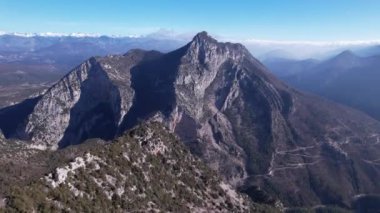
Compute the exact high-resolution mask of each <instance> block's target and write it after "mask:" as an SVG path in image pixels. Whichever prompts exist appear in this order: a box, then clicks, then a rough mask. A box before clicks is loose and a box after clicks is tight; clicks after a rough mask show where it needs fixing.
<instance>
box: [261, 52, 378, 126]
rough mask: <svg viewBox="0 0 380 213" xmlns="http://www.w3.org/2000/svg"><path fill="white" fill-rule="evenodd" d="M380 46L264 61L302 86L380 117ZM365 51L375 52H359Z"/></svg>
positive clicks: (282, 75)
mask: <svg viewBox="0 0 380 213" xmlns="http://www.w3.org/2000/svg"><path fill="white" fill-rule="evenodd" d="M379 50H380V48H378V47H372V48H370V49H366V50H365V51H364V50H362V51H361V52H358V53H354V52H352V51H349V50H347V51H344V52H342V53H340V54H338V55H337V56H335V57H332V58H330V59H327V60H323V61H317V60H311V59H310V60H302V61H297V60H288V59H272V60H267V61H264V63H265V64H266V65H267V66H268V67H269V69H270V70H271V71H273V73H275V74H276V75H277V76H278V77H279V78H281V79H282V80H284V81H285V82H287V83H289V84H290V85H292V86H294V87H296V88H298V89H301V90H305V91H309V92H312V93H315V94H318V95H321V96H323V97H326V98H328V99H331V100H334V101H336V102H338V103H342V104H345V105H348V106H351V107H354V108H356V109H359V110H362V111H364V112H366V113H367V114H368V115H370V116H372V117H374V118H376V119H378V120H380V99H379V98H377V96H378V95H379V94H380V84H379V82H380V52H377V51H379ZM364 53H367V54H368V55H371V56H358V55H357V54H364ZM372 54H374V55H372ZM377 54H378V55H377Z"/></svg>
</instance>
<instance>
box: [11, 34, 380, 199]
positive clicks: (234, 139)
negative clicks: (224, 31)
mask: <svg viewBox="0 0 380 213" xmlns="http://www.w3.org/2000/svg"><path fill="white" fill-rule="evenodd" d="M150 119H153V120H156V121H159V122H161V123H162V124H163V125H164V126H166V127H167V129H169V130H170V131H172V132H174V133H176V134H177V135H178V136H179V138H180V139H181V140H182V141H183V143H185V145H186V146H187V147H189V148H190V150H191V152H192V153H193V154H195V155H197V156H199V157H200V158H202V159H203V160H204V161H205V162H206V163H207V164H208V165H209V166H210V167H211V168H212V169H214V170H216V171H218V172H219V173H220V174H221V175H222V176H223V178H224V180H225V181H227V182H228V183H229V184H231V185H233V186H235V187H238V188H239V189H241V190H243V191H245V192H246V193H247V194H249V195H250V196H251V197H252V198H253V199H259V198H257V197H255V195H256V194H257V193H255V192H256V191H257V190H258V189H261V190H263V191H264V192H265V193H267V194H268V197H272V198H270V199H266V202H270V200H275V199H279V200H281V201H282V202H283V203H284V204H285V205H287V206H309V205H310V206H312V205H318V204H330V203H337V204H338V205H342V206H348V205H350V202H351V199H352V198H353V197H354V196H355V195H358V194H362V193H371V192H374V191H378V190H379V189H380V185H379V183H378V182H377V181H375V180H373V179H372V178H371V177H378V176H379V175H380V171H379V170H378V169H377V167H374V166H373V162H374V160H376V158H377V157H378V156H379V154H380V153H379V152H380V147H379V145H380V144H379V143H378V141H379V139H380V124H379V123H378V122H377V121H375V120H373V119H371V118H369V117H367V116H366V115H364V114H361V113H359V112H356V111H354V110H352V109H349V108H345V107H342V106H339V105H336V104H333V103H330V102H327V101H325V100H322V99H319V98H317V97H314V96H310V95H306V94H302V93H300V92H298V91H296V90H294V89H292V88H290V87H288V86H287V85H285V84H284V83H282V82H281V81H279V80H277V79H276V78H275V77H273V76H272V75H271V74H270V72H269V71H268V70H267V69H266V68H265V67H264V66H263V65H262V64H261V63H260V62H259V61H258V60H257V59H255V58H254V57H253V56H252V55H251V54H250V53H249V52H248V51H247V49H246V48H245V47H244V46H243V45H241V44H233V43H222V42H218V41H216V40H215V39H213V38H211V37H209V36H208V35H207V33H206V32H201V33H199V34H197V35H196V36H195V37H194V39H193V40H192V41H191V42H190V43H188V44H187V45H185V46H184V47H182V48H180V49H177V50H175V51H172V52H169V53H166V54H162V53H157V52H144V51H132V52H129V53H127V54H125V55H123V56H108V57H104V58H91V59H89V60H87V61H86V62H84V63H83V64H81V65H79V66H78V67H76V68H75V69H74V70H73V71H72V72H70V73H69V74H68V75H67V76H65V77H64V78H63V79H61V80H60V81H59V82H58V83H56V84H55V85H54V86H53V87H51V88H50V89H49V90H48V91H47V92H46V93H45V94H43V95H42V96H41V97H39V99H38V101H37V103H36V104H35V106H34V107H33V110H32V112H31V113H30V114H29V115H28V116H27V118H26V119H25V120H23V121H22V122H20V123H19V125H18V128H16V129H14V130H13V132H12V134H11V135H13V136H14V137H20V135H24V136H27V137H28V138H29V139H30V140H29V143H31V144H32V145H33V146H34V147H39V148H64V147H67V146H69V145H72V144H78V143H81V142H83V141H84V140H86V139H89V138H95V137H100V138H103V139H111V138H114V137H116V136H117V135H120V134H121V133H122V132H124V131H125V130H126V129H130V128H132V127H133V126H135V125H136V124H138V123H139V122H141V121H144V120H150ZM8 135H9V134H8ZM371 162H372V163H371ZM374 174H376V175H374ZM358 177H360V179H359V178H358ZM284 182H286V183H287V184H284ZM261 199H262V198H261Z"/></svg>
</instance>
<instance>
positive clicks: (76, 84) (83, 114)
mask: <svg viewBox="0 0 380 213" xmlns="http://www.w3.org/2000/svg"><path fill="white" fill-rule="evenodd" d="M149 54H153V55H154V54H155V53H154V52H151V53H149V52H148V53H144V52H142V51H139V50H132V51H130V52H129V53H127V54H126V55H124V56H108V57H105V58H90V59H89V60H87V61H86V62H84V63H83V64H81V65H79V66H78V67H76V68H75V69H74V70H73V71H72V72H70V73H69V74H68V75H67V76H65V77H64V78H63V79H61V80H60V81H59V82H58V83H56V84H55V85H54V86H53V87H51V88H50V89H49V90H48V91H47V92H46V93H45V94H43V96H42V97H41V99H40V100H39V101H38V103H37V104H36V105H35V107H34V110H33V112H32V114H30V115H29V117H28V120H27V124H26V128H25V131H26V133H27V134H28V135H30V138H31V140H32V141H33V142H34V143H35V144H39V145H42V146H46V147H47V148H52V149H56V148H58V147H65V146H67V145H70V144H77V143H80V142H82V141H83V140H85V139H87V138H94V137H101V138H104V139H111V138H113V137H114V136H115V133H116V131H117V127H118V125H119V124H120V123H121V122H122V119H123V117H124V116H125V114H126V113H127V112H128V110H129V109H130V108H131V106H132V100H133V97H134V90H133V89H132V88H131V79H130V78H131V75H130V69H131V68H132V67H133V66H134V65H135V64H137V63H139V62H140V61H141V60H143V59H144V58H145V57H146V56H148V55H149Z"/></svg>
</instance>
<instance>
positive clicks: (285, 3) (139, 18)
mask: <svg viewBox="0 0 380 213" xmlns="http://www.w3.org/2000/svg"><path fill="white" fill-rule="evenodd" d="M379 23H380V1H375V0H366V1H359V0H357V1H354V0H277V1H274V0H262V1H254V0H251V1H249V0H234V1H232V0H230V1H228V0H208V1H207V0H203V1H202V0H150V1H149V0H138V1H137V0H136V1H128V0H104V1H99V0H88V1H87V0H60V1H58V0H0V31H6V32H37V33H38V32H59V33H72V32H83V33H98V34H109V35H110V34H114V35H128V34H148V33H151V32H154V31H157V30H159V29H167V30H173V31H175V32H180V33H192V32H198V31H201V30H206V31H209V32H211V34H215V35H221V36H226V37H236V38H256V39H268V40H309V41H321V40H328V41H336V40H373V39H380V27H379Z"/></svg>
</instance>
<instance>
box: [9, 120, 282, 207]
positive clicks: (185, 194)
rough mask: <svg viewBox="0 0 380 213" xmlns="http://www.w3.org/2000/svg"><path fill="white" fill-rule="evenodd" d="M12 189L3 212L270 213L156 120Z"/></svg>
mask: <svg viewBox="0 0 380 213" xmlns="http://www.w3.org/2000/svg"><path fill="white" fill-rule="evenodd" d="M79 149H80V146H79ZM75 150H76V151H77V152H78V146H76V149H75ZM14 188H15V189H14V190H12V193H11V195H10V196H9V198H10V199H9V200H7V205H6V206H5V208H6V210H8V211H12V210H15V211H24V212H33V211H42V210H46V209H49V211H74V212H83V211H91V212H92V211H106V212H133V211H142V212H160V211H163V212H257V211H270V210H271V211H273V212H276V209H274V208H271V207H267V206H260V205H257V204H254V203H253V202H251V201H250V199H249V198H248V196H247V195H244V194H240V193H238V192H236V191H235V190H234V189H233V188H232V187H231V186H230V185H228V184H226V183H225V182H223V181H222V180H221V179H220V178H219V177H218V175H217V174H216V173H215V172H214V171H212V170H210V169H209V168H208V167H207V166H206V165H205V164H204V163H203V162H202V161H201V160H199V159H197V158H196V157H194V156H193V155H191V154H190V153H189V152H188V150H187V149H186V148H185V147H184V145H183V144H181V143H180V142H179V141H177V139H176V137H175V136H174V135H172V134H170V133H169V132H168V131H167V130H165V129H164V128H163V127H162V125H161V124H157V123H149V124H144V125H141V126H139V127H137V128H134V129H133V130H131V131H129V132H128V133H126V134H124V135H123V136H122V137H120V138H118V139H116V140H115V141H114V142H113V143H108V144H106V145H105V144H93V146H91V147H90V148H88V149H86V150H85V152H84V153H83V154H77V155H76V156H75V158H74V160H73V161H71V162H70V163H69V164H68V165H65V164H63V165H62V166H61V167H58V168H55V169H53V171H51V172H50V173H49V174H47V175H46V176H45V177H43V178H41V179H40V180H39V181H36V182H35V183H33V184H29V185H27V186H25V187H23V188H17V187H14Z"/></svg>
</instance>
